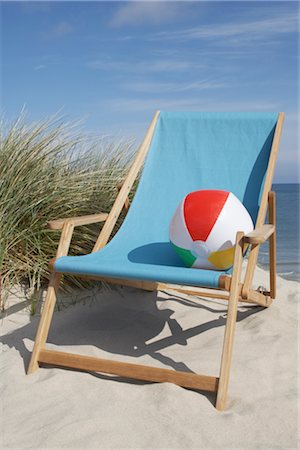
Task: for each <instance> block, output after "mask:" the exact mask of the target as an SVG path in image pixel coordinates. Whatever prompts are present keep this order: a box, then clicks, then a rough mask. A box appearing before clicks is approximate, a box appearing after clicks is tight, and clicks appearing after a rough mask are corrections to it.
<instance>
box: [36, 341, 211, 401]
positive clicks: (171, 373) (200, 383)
mask: <svg viewBox="0 0 300 450" xmlns="http://www.w3.org/2000/svg"><path fill="white" fill-rule="evenodd" d="M38 360H39V362H40V363H44V364H53V365H55V366H62V367H68V368H72V369H78V370H84V371H88V372H90V371H91V372H101V373H107V374H111V375H118V376H121V377H125V378H133V379H137V380H144V381H152V382H159V383H161V382H169V383H174V384H178V385H179V386H183V387H186V388H191V389H199V390H204V391H210V392H216V390H217V386H218V378H216V377H211V376H208V375H198V374H195V373H191V372H177V371H175V370H169V369H160V368H157V367H151V366H145V365H141V364H132V363H125V362H119V361H111V360H108V359H102V358H95V357H94V356H84V355H78V354H73V353H66V352H57V351H55V350H46V349H43V350H41V351H40V354H39V359H38Z"/></svg>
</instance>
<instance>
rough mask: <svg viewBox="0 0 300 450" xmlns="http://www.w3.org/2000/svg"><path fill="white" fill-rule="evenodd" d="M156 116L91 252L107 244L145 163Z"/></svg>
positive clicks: (157, 113) (157, 114) (156, 115)
mask: <svg viewBox="0 0 300 450" xmlns="http://www.w3.org/2000/svg"><path fill="white" fill-rule="evenodd" d="M158 116H159V111H157V112H156V113H155V115H154V118H153V120H152V122H151V125H150V127H149V129H148V131H147V133H146V135H145V138H144V140H143V142H142V144H141V146H140V148H139V151H138V154H137V156H136V158H135V160H134V162H133V164H132V166H131V168H130V170H129V173H128V175H127V178H126V180H125V182H124V184H123V186H122V188H121V189H120V192H119V195H118V197H117V199H116V201H115V203H114V205H113V207H112V209H111V211H110V213H109V216H108V218H107V220H106V222H105V224H104V226H103V228H102V230H101V233H100V235H99V237H98V239H97V242H96V244H95V246H94V248H93V252H97V251H98V250H100V249H101V248H102V247H104V245H105V244H106V243H107V241H108V239H109V237H110V235H111V233H112V231H113V228H114V226H115V224H116V222H117V220H118V217H119V215H120V213H121V211H122V208H123V206H124V204H125V201H126V199H127V197H128V194H129V192H130V190H131V188H132V185H133V183H134V181H135V179H136V177H137V175H138V173H139V171H140V169H141V167H142V165H143V163H144V161H145V158H146V156H147V153H148V150H149V148H150V144H151V140H152V136H153V133H154V129H155V125H156V122H157V119H158Z"/></svg>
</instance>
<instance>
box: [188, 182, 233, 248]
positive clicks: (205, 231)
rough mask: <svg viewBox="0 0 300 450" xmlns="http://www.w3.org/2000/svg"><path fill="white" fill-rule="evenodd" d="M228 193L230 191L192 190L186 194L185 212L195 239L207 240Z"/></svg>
mask: <svg viewBox="0 0 300 450" xmlns="http://www.w3.org/2000/svg"><path fill="white" fill-rule="evenodd" d="M228 195H229V192H226V191H217V190H206V191H205V190H204V191H195V192H191V193H190V194H188V195H187V196H186V198H185V202H184V208H183V212H184V218H185V223H186V226H187V229H188V231H189V234H190V236H191V238H192V239H193V241H206V239H207V238H208V236H209V233H210V232H211V230H212V228H213V226H214V224H215V223H216V221H217V219H218V217H219V214H220V212H221V211H222V208H223V206H224V204H225V202H226V200H227V198H228ZM203 218H205V220H203Z"/></svg>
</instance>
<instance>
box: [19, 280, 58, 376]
mask: <svg viewBox="0 0 300 450" xmlns="http://www.w3.org/2000/svg"><path fill="white" fill-rule="evenodd" d="M60 280H61V274H60V273H57V272H56V273H52V275H51V278H50V282H49V286H48V290H47V295H46V299H45V303H44V307H43V311H42V316H41V318H40V322H39V326H38V330H37V334H36V337H35V342H34V347H33V351H32V354H31V358H30V362H29V366H28V369H27V373H28V374H30V373H33V372H35V371H36V370H37V369H38V367H39V366H38V358H39V354H40V351H41V349H42V348H43V347H44V346H45V343H46V341H47V337H48V333H49V328H50V324H51V320H52V316H53V312H54V307H55V303H56V296H57V290H58V287H59V283H60Z"/></svg>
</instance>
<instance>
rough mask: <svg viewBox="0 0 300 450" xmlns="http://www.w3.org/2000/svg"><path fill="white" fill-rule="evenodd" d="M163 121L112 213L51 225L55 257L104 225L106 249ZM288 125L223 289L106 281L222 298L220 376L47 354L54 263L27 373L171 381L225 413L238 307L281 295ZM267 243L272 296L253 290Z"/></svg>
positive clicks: (275, 145)
mask: <svg viewBox="0 0 300 450" xmlns="http://www.w3.org/2000/svg"><path fill="white" fill-rule="evenodd" d="M158 116H159V111H157V112H156V114H155V116H154V118H153V120H152V122H151V124H150V127H149V129H148V131H147V133H146V135H145V138H144V140H143V142H142V144H141V146H140V148H139V151H138V153H137V156H136V158H135V160H134V162H133V164H132V166H131V168H130V170H129V173H128V175H127V178H126V180H125V182H124V183H123V185H122V187H119V193H118V196H117V198H116V200H115V203H114V205H113V207H112V209H111V211H110V213H109V214H104V213H103V214H101V213H100V214H94V215H90V216H82V217H74V218H66V219H59V220H55V221H52V222H50V223H49V227H50V228H51V229H61V230H62V233H61V238H60V242H59V245H58V249H57V253H56V258H59V257H61V256H65V255H67V254H68V250H69V246H70V242H71V238H72V233H73V230H74V227H76V226H80V225H87V224H92V223H97V222H105V223H104V226H103V228H102V230H101V232H100V235H99V237H98V240H97V242H96V244H95V246H94V249H93V252H95V251H98V250H100V249H101V248H102V247H104V246H105V245H106V243H107V242H108V240H109V238H110V236H111V233H112V231H113V228H114V226H115V224H116V221H117V219H118V217H119V215H120V213H121V211H122V209H123V208H124V207H126V208H128V207H129V200H128V194H129V193H130V191H131V189H132V186H133V183H134V181H135V180H136V177H137V175H138V173H139V171H140V169H141V167H142V165H143V163H144V161H145V158H146V155H147V152H148V150H149V147H150V144H151V140H152V136H153V133H154V129H155V125H156V122H157V119H158ZM283 120H284V113H279V115H278V120H277V124H276V128H275V133H274V137H273V142H272V147H271V152H270V158H269V163H268V167H267V172H266V177H265V182H264V188H263V192H262V196H261V204H260V208H259V212H258V216H257V221H256V225H255V230H254V231H253V232H251V233H249V234H248V235H244V234H243V233H242V232H238V233H237V235H236V243H235V253H234V265H233V271H232V275H231V276H222V277H220V281H219V287H218V289H212V288H209V289H208V288H200V287H196V286H181V285H175V284H172V285H171V284H165V283H159V282H157V283H155V282H149V281H144V280H124V279H115V278H113V279H108V278H105V280H106V281H108V282H111V283H115V284H121V285H129V286H134V287H137V288H141V289H145V290H167V289H168V290H173V291H177V292H179V293H180V292H181V293H186V294H192V295H196V296H201V297H206V298H219V299H223V300H227V301H228V310H227V319H226V325H225V334H224V341H223V350H222V357H221V366H220V372H219V376H218V377H216V376H208V375H200V374H195V373H186V372H178V371H174V370H169V369H161V368H155V367H149V366H145V365H139V364H132V363H124V362H116V361H111V360H106V359H101V358H95V357H90V356H83V355H77V354H73V353H66V352H60V351H55V350H49V349H47V348H46V341H47V337H48V332H49V328H50V324H51V321H52V316H53V312H54V307H55V303H56V296H57V290H58V287H59V284H60V280H61V276H62V274H61V273H58V272H55V271H54V268H53V260H52V264H51V266H52V275H51V279H50V283H49V287H48V291H47V295H46V299H45V302H44V306H43V310H42V314H41V319H40V323H39V326H38V331H37V335H36V339H35V344H34V348H33V352H32V355H31V360H30V363H29V367H28V372H27V373H28V374H30V373H32V372H35V371H36V370H37V369H38V367H39V364H52V365H55V366H61V367H67V368H73V369H79V370H85V371H95V372H102V373H108V374H113V375H118V376H122V377H126V378H133V379H139V380H147V381H152V382H171V383H175V384H177V385H180V386H183V387H187V388H192V389H197V390H200V391H201V390H204V391H210V392H214V393H215V394H216V408H217V409H218V410H223V409H224V408H225V406H226V399H227V391H228V383H229V375H230V367H231V360H232V349H233V340H234V332H235V324H236V318H237V307H238V302H246V303H253V304H257V305H260V306H263V307H268V306H270V304H271V303H272V300H273V299H274V298H275V296H276V211H275V193H274V192H271V186H272V179H273V174H274V168H275V162H276V158H277V153H278V148H279V141H280V137H281V131H282V125H283ZM267 210H268V216H269V224H265V219H266V214H267ZM267 239H268V240H269V262H270V291H265V292H261V290H253V289H251V286H252V281H253V275H254V270H255V267H256V264H257V257H258V252H259V247H260V245H261V244H262V243H264V242H265V241H266V240H267ZM245 245H249V247H250V254H249V258H248V262H247V267H246V272H245V277H244V281H243V282H241V268H242V259H243V249H244V246H245ZM92 278H93V279H99V280H103V279H104V278H100V277H99V278H97V277H92Z"/></svg>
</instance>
